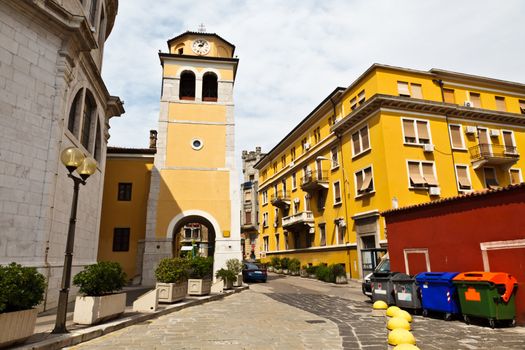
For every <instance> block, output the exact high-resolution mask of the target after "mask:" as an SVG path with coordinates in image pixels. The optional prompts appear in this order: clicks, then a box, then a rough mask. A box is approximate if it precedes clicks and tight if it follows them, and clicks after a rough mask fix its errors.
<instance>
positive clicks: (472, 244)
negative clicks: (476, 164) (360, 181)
mask: <svg viewBox="0 0 525 350" xmlns="http://www.w3.org/2000/svg"><path fill="white" fill-rule="evenodd" d="M382 215H383V216H384V217H385V220H386V228H387V234H388V251H389V254H390V264H391V269H392V271H401V272H406V273H408V274H412V275H414V274H417V273H419V272H424V271H436V272H438V271H459V272H464V271H492V272H508V273H510V274H512V275H514V276H515V277H516V278H517V279H518V291H517V294H516V318H517V321H518V323H519V324H525V183H522V184H520V185H513V186H509V187H505V188H501V189H495V190H486V191H481V192H472V193H469V194H465V195H461V196H457V197H452V198H444V199H440V200H437V201H433V202H430V203H425V204H418V205H414V206H408V207H403V208H398V209H393V210H388V211H386V212H383V213H382Z"/></svg>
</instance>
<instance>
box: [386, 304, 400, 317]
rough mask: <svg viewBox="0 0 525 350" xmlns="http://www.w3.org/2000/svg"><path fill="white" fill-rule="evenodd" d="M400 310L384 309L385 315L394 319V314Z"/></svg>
mask: <svg viewBox="0 0 525 350" xmlns="http://www.w3.org/2000/svg"><path fill="white" fill-rule="evenodd" d="M400 310H401V309H400V308H398V307H397V306H390V307H389V308H388V309H386V315H387V316H389V317H394V316H395V313H396V312H398V311H400Z"/></svg>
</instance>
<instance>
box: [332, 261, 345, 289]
mask: <svg viewBox="0 0 525 350" xmlns="http://www.w3.org/2000/svg"><path fill="white" fill-rule="evenodd" d="M330 269H331V270H332V275H333V276H334V278H335V283H337V284H346V283H348V281H347V279H346V271H345V267H344V265H340V264H333V265H330Z"/></svg>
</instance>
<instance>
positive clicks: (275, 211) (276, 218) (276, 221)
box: [273, 208, 279, 228]
mask: <svg viewBox="0 0 525 350" xmlns="http://www.w3.org/2000/svg"><path fill="white" fill-rule="evenodd" d="M273 215H274V217H273V227H275V228H277V227H278V226H279V208H274V209H273Z"/></svg>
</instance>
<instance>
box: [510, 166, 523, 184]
mask: <svg viewBox="0 0 525 350" xmlns="http://www.w3.org/2000/svg"><path fill="white" fill-rule="evenodd" d="M509 174H510V184H511V185H517V184H519V183H521V182H522V180H521V169H509Z"/></svg>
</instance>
